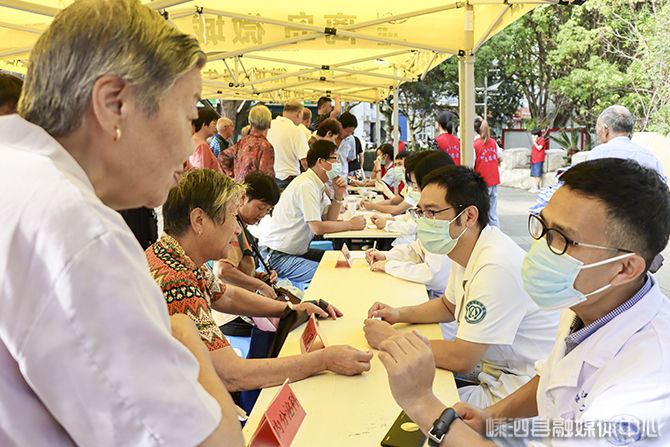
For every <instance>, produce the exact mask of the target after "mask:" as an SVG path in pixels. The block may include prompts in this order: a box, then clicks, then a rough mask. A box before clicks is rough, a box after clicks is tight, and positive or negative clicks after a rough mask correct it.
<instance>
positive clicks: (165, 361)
mask: <svg viewBox="0 0 670 447" xmlns="http://www.w3.org/2000/svg"><path fill="white" fill-rule="evenodd" d="M205 60H206V58H205V54H204V53H203V52H202V50H201V49H200V47H199V45H198V42H197V41H196V40H195V39H194V38H193V37H190V36H187V35H185V34H182V33H180V32H179V31H177V30H176V29H175V28H173V27H172V26H170V24H169V23H168V22H166V21H165V20H164V19H163V17H161V16H160V14H158V13H157V12H156V11H154V10H152V9H150V8H148V7H146V6H143V5H141V4H140V2H139V0H79V1H76V2H73V3H72V4H71V5H70V6H68V7H67V8H65V9H63V10H62V11H61V12H59V13H58V14H57V15H56V17H55V18H54V19H53V22H52V23H51V25H50V26H49V27H48V28H47V29H46V30H45V31H44V32H43V33H42V35H41V36H40V38H39V39H38V41H37V43H36V45H35V47H34V49H33V51H32V54H31V60H30V64H29V65H28V72H27V75H26V79H25V84H24V87H23V92H22V96H21V99H20V101H19V105H18V112H19V115H16V114H14V115H7V116H2V117H0V164H1V165H2V166H4V167H5V169H4V173H3V175H2V176H1V177H0V189H1V190H2V191H6V192H7V193H6V194H3V195H2V197H1V198H0V209H2V210H4V212H3V213H0V228H2V232H0V251H1V252H2V253H4V255H3V257H2V258H1V259H0V277H2V279H3V281H2V285H0V302H2V305H3V312H2V316H0V383H2V384H3V385H2V394H1V395H0V414H2V418H0V444H2V445H25V446H37V445H52V446H66V445H96V446H120V445H127V446H131V445H132V446H136V445H137V446H139V445H197V444H199V445H224V444H225V445H232V446H242V445H243V443H244V440H243V438H242V434H241V431H240V426H239V422H238V420H237V414H236V412H235V408H234V406H233V403H232V399H231V398H230V395H229V394H228V392H227V390H226V388H225V387H224V385H223V383H222V382H221V381H220V379H219V378H218V376H217V374H216V371H215V369H214V365H213V363H212V360H211V358H210V356H209V353H208V351H207V348H206V347H205V345H204V344H203V343H202V342H201V341H200V337H199V334H198V332H197V329H196V327H195V325H194V324H193V323H192V322H191V321H190V320H189V319H188V318H187V317H185V316H178V317H174V318H170V317H169V316H168V311H167V307H166V305H165V300H164V298H163V295H162V293H161V291H160V289H159V288H158V287H157V286H156V283H155V282H154V281H153V279H152V277H151V275H150V273H149V269H148V266H147V262H146V258H145V257H144V253H143V252H142V249H141V247H140V245H139V244H138V243H137V241H136V240H135V238H134V236H133V234H132V233H131V232H130V230H129V229H128V227H127V225H126V224H125V223H124V221H123V219H122V218H121V216H120V215H119V214H118V213H116V212H115V211H114V210H115V209H125V208H136V207H140V206H147V207H155V206H158V205H160V204H162V203H163V202H164V201H165V199H166V197H167V195H168V191H169V190H170V188H171V187H173V186H175V185H176V184H177V181H178V179H179V176H180V174H181V173H182V169H183V165H184V163H185V162H186V160H187V158H188V156H189V154H190V153H191V152H192V151H193V146H192V143H191V120H192V119H194V118H196V117H197V109H196V104H197V101H198V99H199V98H200V92H201V75H200V70H201V69H202V67H203V66H204V64H205Z"/></svg>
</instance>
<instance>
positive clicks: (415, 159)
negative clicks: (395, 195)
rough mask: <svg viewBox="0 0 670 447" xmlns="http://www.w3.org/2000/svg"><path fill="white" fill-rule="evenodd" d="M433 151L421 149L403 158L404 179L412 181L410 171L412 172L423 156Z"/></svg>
mask: <svg viewBox="0 0 670 447" xmlns="http://www.w3.org/2000/svg"><path fill="white" fill-rule="evenodd" d="M432 152H434V151H422V152H416V153H413V154H411V155H410V156H409V157H407V159H406V160H405V180H407V181H408V182H411V181H412V177H411V175H410V174H411V173H412V172H414V168H415V167H416V165H417V164H418V163H419V162H420V161H421V160H423V159H424V157H426V156H428V155H430V154H431V153H432Z"/></svg>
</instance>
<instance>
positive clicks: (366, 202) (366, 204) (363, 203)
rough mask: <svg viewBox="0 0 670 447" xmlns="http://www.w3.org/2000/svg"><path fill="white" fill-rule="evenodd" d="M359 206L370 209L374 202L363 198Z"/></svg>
mask: <svg viewBox="0 0 670 447" xmlns="http://www.w3.org/2000/svg"><path fill="white" fill-rule="evenodd" d="M361 206H362V207H363V208H365V209H366V210H372V209H373V208H374V204H373V203H372V202H370V201H369V200H363V201H362V202H361Z"/></svg>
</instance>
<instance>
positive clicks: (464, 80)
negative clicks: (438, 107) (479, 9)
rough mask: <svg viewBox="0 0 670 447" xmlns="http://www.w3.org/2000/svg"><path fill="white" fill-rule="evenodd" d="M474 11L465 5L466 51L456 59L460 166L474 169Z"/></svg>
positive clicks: (468, 5) (470, 6)
mask: <svg viewBox="0 0 670 447" xmlns="http://www.w3.org/2000/svg"><path fill="white" fill-rule="evenodd" d="M474 20H475V17H474V9H473V7H472V5H470V4H467V5H466V10H465V23H464V25H463V30H464V31H465V42H466V49H465V50H463V51H462V54H461V55H459V58H458V81H459V86H458V90H459V91H458V115H459V118H460V134H461V164H462V165H464V166H470V167H474V165H475V154H474V128H473V123H474V121H475V56H474V54H473V53H472V49H473V46H474Z"/></svg>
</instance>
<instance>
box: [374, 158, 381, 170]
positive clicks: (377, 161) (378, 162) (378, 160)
mask: <svg viewBox="0 0 670 447" xmlns="http://www.w3.org/2000/svg"><path fill="white" fill-rule="evenodd" d="M373 165H374V169H375V170H376V171H379V170H380V169H381V168H382V167H381V166H382V160H381V158H379V157H377V158H375V161H374V163H373Z"/></svg>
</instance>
